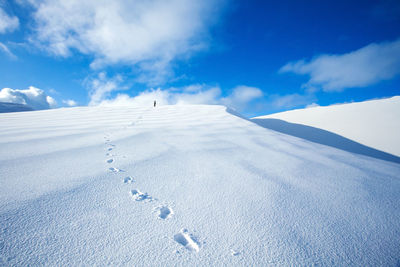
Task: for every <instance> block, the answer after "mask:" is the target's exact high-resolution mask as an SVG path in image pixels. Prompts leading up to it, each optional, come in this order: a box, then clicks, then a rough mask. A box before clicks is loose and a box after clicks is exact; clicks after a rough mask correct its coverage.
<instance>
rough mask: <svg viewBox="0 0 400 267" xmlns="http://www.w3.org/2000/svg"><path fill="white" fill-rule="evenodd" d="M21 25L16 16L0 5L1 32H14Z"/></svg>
mask: <svg viewBox="0 0 400 267" xmlns="http://www.w3.org/2000/svg"><path fill="white" fill-rule="evenodd" d="M18 27H19V19H18V18H17V17H15V16H10V15H8V14H7V13H6V12H5V11H4V10H3V9H2V8H1V7H0V33H6V32H12V31H14V30H16V29H18Z"/></svg>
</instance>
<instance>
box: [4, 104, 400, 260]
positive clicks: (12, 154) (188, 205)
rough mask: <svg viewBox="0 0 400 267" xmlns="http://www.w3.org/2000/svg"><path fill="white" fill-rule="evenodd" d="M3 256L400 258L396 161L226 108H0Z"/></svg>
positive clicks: (399, 191) (398, 170)
mask: <svg viewBox="0 0 400 267" xmlns="http://www.w3.org/2000/svg"><path fill="white" fill-rule="evenodd" d="M0 129H1V131H0V145H1V148H2V149H1V150H0V184H1V187H0V222H1V224H0V228H1V230H0V233H1V234H0V255H1V258H0V265H6V266H26V265H30V266H38V265H49V266H60V265H69V266H77V265H85V266H91V265H113V266H115V265H126V266H176V265H178V266H190V265H197V266H198V265H208V266H210V265H214V266H215V265H217V266H220V265H230V266H232V265H240V266H255V265H258V266H259V265H263V266H265V265H311V264H321V265H335V266H338V265H340V266H343V265H347V266H349V265H351V266H354V265H359V266H378V265H380V266H382V265H386V266H390V265H391V266H394V265H396V264H398V263H399V260H400V257H399V255H400V231H399V229H400V164H396V163H391V162H387V161H382V160H377V159H373V158H370V157H365V156H362V155H356V154H351V153H347V152H344V151H341V150H337V149H334V148H331V147H327V146H321V145H319V144H315V143H312V142H308V141H305V140H302V139H299V138H295V137H291V136H288V135H284V134H280V133H277V132H274V131H271V130H268V129H265V128H262V127H260V126H258V125H256V124H254V123H252V122H250V121H247V120H244V119H242V118H240V117H237V116H234V115H233V114H231V113H229V112H227V111H226V108H225V107H222V106H162V107H157V108H126V107H125V108H122V107H120V108H106V107H101V108H100V107H79V108H69V109H58V110H46V111H35V112H23V113H8V114H0Z"/></svg>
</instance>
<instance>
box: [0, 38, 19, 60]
mask: <svg viewBox="0 0 400 267" xmlns="http://www.w3.org/2000/svg"><path fill="white" fill-rule="evenodd" d="M0 51H2V52H3V53H4V54H6V55H7V56H8V57H10V58H11V59H17V56H16V55H14V54H13V53H12V52H11V51H10V49H8V47H7V46H6V45H5V44H3V43H2V42H0Z"/></svg>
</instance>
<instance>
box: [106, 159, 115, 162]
mask: <svg viewBox="0 0 400 267" xmlns="http://www.w3.org/2000/svg"><path fill="white" fill-rule="evenodd" d="M113 161H114V160H113V159H108V160H107V161H106V162H107V163H113Z"/></svg>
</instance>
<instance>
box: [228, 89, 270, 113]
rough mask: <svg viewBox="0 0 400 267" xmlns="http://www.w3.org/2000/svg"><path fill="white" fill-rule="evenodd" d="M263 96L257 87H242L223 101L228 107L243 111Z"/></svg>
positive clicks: (233, 91) (234, 90)
mask: <svg viewBox="0 0 400 267" xmlns="http://www.w3.org/2000/svg"><path fill="white" fill-rule="evenodd" d="M262 96H263V93H262V91H261V90H260V89H258V88H256V87H250V86H245V85H240V86H237V87H235V88H234V89H233V90H232V94H231V95H229V96H228V97H225V98H223V99H222V100H221V102H222V103H224V104H225V105H226V106H229V107H231V108H234V109H236V110H239V111H240V110H243V109H245V108H246V107H247V105H249V103H251V102H252V101H253V100H255V99H257V98H260V97H262Z"/></svg>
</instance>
